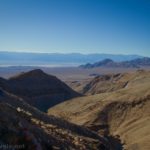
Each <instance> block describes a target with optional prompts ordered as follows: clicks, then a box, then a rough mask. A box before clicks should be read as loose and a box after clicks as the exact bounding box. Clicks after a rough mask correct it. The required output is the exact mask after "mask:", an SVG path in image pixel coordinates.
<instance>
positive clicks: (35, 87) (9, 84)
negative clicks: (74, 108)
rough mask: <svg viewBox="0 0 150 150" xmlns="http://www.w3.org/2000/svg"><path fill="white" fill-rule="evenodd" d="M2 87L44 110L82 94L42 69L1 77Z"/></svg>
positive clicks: (0, 85) (0, 84) (0, 83)
mask: <svg viewBox="0 0 150 150" xmlns="http://www.w3.org/2000/svg"><path fill="white" fill-rule="evenodd" d="M0 87H2V88H3V89H4V90H6V91H8V92H10V93H13V94H15V95H18V96H19V97H22V98H24V99H25V100H26V102H28V103H29V104H31V105H33V106H35V107H37V108H38V109H40V110H42V111H46V110H47V109H48V108H49V107H52V106H54V105H56V104H58V103H60V102H62V101H64V100H68V99H71V98H73V97H77V96H81V95H80V94H78V93H77V92H75V91H73V90H72V89H71V88H70V87H69V86H67V85H66V84H65V83H64V82H62V81H60V80H59V79H58V78H56V77H55V76H52V75H48V74H46V73H44V72H43V71H42V70H40V69H36V70H32V71H29V72H25V73H22V74H19V75H16V76H14V77H11V78H9V79H3V78H0Z"/></svg>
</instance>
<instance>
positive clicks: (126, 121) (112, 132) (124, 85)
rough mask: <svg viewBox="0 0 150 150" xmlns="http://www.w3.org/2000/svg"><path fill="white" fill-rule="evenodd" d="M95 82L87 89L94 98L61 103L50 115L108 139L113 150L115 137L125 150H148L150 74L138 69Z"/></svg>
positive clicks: (149, 145) (149, 135) (52, 109)
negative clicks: (84, 127) (82, 126)
mask: <svg viewBox="0 0 150 150" xmlns="http://www.w3.org/2000/svg"><path fill="white" fill-rule="evenodd" d="M94 80H95V82H93V81H94ZM94 80H93V81H91V83H90V86H91V87H90V88H89V89H88V90H87V93H88V94H94V95H89V96H84V97H81V98H75V99H73V100H70V101H67V102H64V103H61V104H59V105H57V106H55V107H53V108H51V109H49V114H54V115H56V116H59V117H62V118H65V119H66V120H69V121H71V122H73V123H76V124H79V125H84V126H86V127H88V128H89V129H91V130H94V131H96V132H97V133H99V134H100V135H104V137H108V138H109V139H110V141H111V143H112V147H114V149H117V148H116V144H117V143H116V141H114V139H115V138H116V139H120V140H121V143H122V144H123V149H125V150H135V149H136V150H149V149H150V144H149V139H150V109H149V107H150V72H149V71H143V70H139V71H136V72H133V73H126V74H118V75H107V76H103V77H97V78H95V79H94ZM105 82H106V84H105ZM92 85H93V86H92ZM97 93H100V94H97ZM112 137H113V138H112Z"/></svg>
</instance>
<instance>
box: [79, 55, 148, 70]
mask: <svg viewBox="0 0 150 150" xmlns="http://www.w3.org/2000/svg"><path fill="white" fill-rule="evenodd" d="M144 66H150V58H149V57H143V58H137V59H133V60H130V61H122V62H115V61H113V60H111V59H104V60H102V61H98V62H96V63H93V64H91V63H87V64H85V65H80V66H79V67H81V68H85V69H89V68H97V67H108V68H110V67H113V68H119V67H120V68H140V67H144Z"/></svg>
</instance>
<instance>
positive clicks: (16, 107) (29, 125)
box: [0, 89, 108, 150]
mask: <svg viewBox="0 0 150 150" xmlns="http://www.w3.org/2000/svg"><path fill="white" fill-rule="evenodd" d="M0 131H1V132H0V133H1V134H0V143H2V144H3V145H6V144H10V145H18V144H19V145H23V146H24V149H27V150H30V149H32V150H36V149H39V150H50V149H54V150H55V149H62V150H63V149H73V150H76V149H79V150H80V149H82V150H87V149H95V150H98V149H100V150H102V149H103V148H105V149H106V150H107V145H108V144H107V141H106V140H105V139H104V138H102V137H100V136H98V135H97V134H96V133H94V132H91V131H90V130H88V129H86V128H83V127H81V126H77V125H74V124H72V123H68V122H67V121H65V120H62V119H58V118H56V117H54V116H47V115H46V114H45V113H42V112H40V111H39V110H37V109H36V108H34V107H32V106H30V105H29V104H27V103H26V102H24V100H23V99H21V98H19V97H17V96H15V95H13V94H10V93H8V92H5V91H4V90H2V89H0Z"/></svg>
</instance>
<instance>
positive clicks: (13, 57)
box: [0, 52, 142, 66]
mask: <svg viewBox="0 0 150 150" xmlns="http://www.w3.org/2000/svg"><path fill="white" fill-rule="evenodd" d="M106 58H109V59H112V60H113V61H117V62H120V61H129V60H133V59H136V58H142V56H139V55H112V54H80V53H68V54H62V53H25V52H24V53H21V52H0V65H4V66H5V65H11V66H18V65H26V66H28V65H48V66H78V65H81V64H84V63H88V62H90V63H94V62H96V61H101V60H104V59H106Z"/></svg>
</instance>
